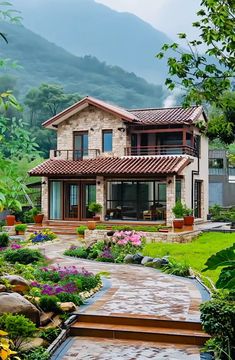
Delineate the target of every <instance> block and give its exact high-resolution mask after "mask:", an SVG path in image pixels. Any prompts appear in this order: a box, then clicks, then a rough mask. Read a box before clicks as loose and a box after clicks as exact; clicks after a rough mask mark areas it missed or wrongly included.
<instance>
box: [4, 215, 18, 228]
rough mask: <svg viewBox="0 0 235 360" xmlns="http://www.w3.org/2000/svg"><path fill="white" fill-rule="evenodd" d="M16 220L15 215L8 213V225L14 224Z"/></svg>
mask: <svg viewBox="0 0 235 360" xmlns="http://www.w3.org/2000/svg"><path fill="white" fill-rule="evenodd" d="M15 221H16V217H15V215H7V216H6V223H7V226H14V225H15Z"/></svg>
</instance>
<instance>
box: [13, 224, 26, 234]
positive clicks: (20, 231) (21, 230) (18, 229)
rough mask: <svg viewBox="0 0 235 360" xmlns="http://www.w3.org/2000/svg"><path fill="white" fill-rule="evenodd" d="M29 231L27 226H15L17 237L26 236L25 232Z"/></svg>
mask: <svg viewBox="0 0 235 360" xmlns="http://www.w3.org/2000/svg"><path fill="white" fill-rule="evenodd" d="M26 229H27V225H26V224H17V225H16V226H15V231H16V234H17V235H24V234H25V231H26Z"/></svg>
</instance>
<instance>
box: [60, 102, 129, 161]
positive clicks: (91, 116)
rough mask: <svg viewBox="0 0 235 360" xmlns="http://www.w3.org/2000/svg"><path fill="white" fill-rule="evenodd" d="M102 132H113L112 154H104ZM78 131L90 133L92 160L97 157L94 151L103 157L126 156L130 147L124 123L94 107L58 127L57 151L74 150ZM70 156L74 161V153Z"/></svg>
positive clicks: (89, 142)
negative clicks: (74, 137) (74, 140)
mask: <svg viewBox="0 0 235 360" xmlns="http://www.w3.org/2000/svg"><path fill="white" fill-rule="evenodd" d="M102 130H112V131H113V151H112V152H111V153H102ZM76 131H78V132H79V131H88V137H89V140H88V148H89V149H91V150H92V151H90V152H89V153H88V157H91V158H92V157H94V156H95V152H94V151H93V149H97V150H99V151H100V154H101V155H103V156H124V154H125V153H124V152H125V148H126V147H128V146H130V144H129V140H128V139H129V137H127V136H126V125H125V124H124V122H123V121H122V120H121V119H120V118H118V117H116V116H114V115H112V114H110V113H108V112H105V111H103V110H100V109H97V108H95V107H94V106H89V107H88V108H85V109H84V110H82V111H80V112H79V113H78V114H76V115H73V116H72V117H70V118H69V119H67V120H65V121H64V122H63V123H61V124H60V125H59V126H58V129H57V150H72V149H73V136H74V132H76ZM61 156H65V154H63V152H62V153H61ZM70 156H71V159H72V153H71V154H70Z"/></svg>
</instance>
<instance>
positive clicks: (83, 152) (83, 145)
mask: <svg viewBox="0 0 235 360" xmlns="http://www.w3.org/2000/svg"><path fill="white" fill-rule="evenodd" d="M73 144H74V160H77V159H81V158H82V157H83V156H87V155H88V132H87V131H86V132H75V133H74V142H73Z"/></svg>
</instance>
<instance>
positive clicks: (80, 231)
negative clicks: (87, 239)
mask: <svg viewBox="0 0 235 360" xmlns="http://www.w3.org/2000/svg"><path fill="white" fill-rule="evenodd" d="M85 230H87V226H86V225H80V226H79V227H77V229H76V233H77V234H79V235H84V233H85Z"/></svg>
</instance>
